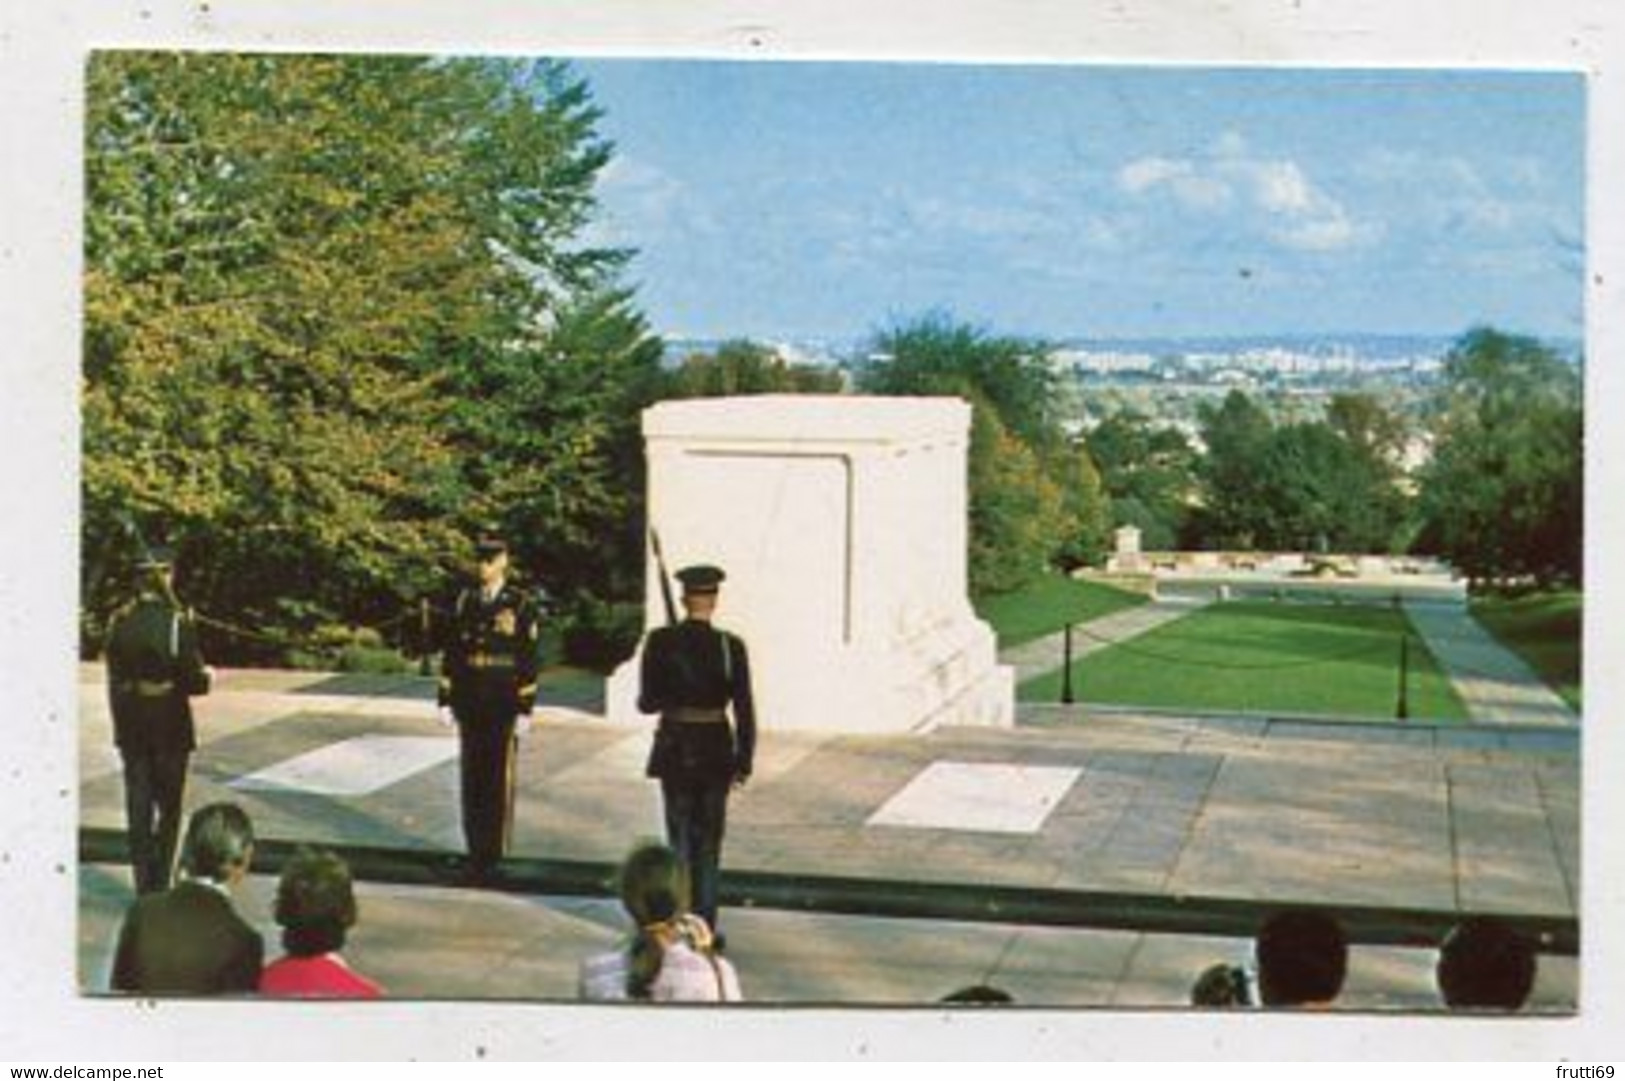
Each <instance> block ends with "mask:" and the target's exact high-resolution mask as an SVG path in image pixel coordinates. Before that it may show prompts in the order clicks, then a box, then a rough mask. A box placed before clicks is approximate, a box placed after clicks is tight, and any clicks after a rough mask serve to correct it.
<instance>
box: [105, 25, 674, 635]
mask: <svg viewBox="0 0 1625 1081" xmlns="http://www.w3.org/2000/svg"><path fill="white" fill-rule="evenodd" d="M597 118H598V113H597V111H596V109H595V108H594V107H593V105H592V103H591V101H590V98H589V96H588V93H587V91H586V88H585V87H584V86H583V85H582V84H581V83H580V82H579V81H577V80H575V79H573V78H572V77H571V76H570V74H569V72H568V70H567V69H565V68H564V67H562V66H560V65H558V64H554V63H546V62H542V63H531V62H518V61H497V62H487V61H460V60H450V61H448V60H439V59H426V58H414V57H362V56H270V55H253V54H244V53H233V54H195V53H192V54H188V53H145V52H110V53H98V54H96V55H95V56H93V57H92V59H91V62H90V64H89V68H88V92H87V122H86V144H85V151H86V182H87V186H86V248H85V312H86V317H85V358H84V389H83V398H84V471H83V501H84V511H85V514H84V544H85V552H86V557H87V558H86V568H87V582H86V587H87V588H86V596H85V601H86V608H87V611H88V612H90V613H91V614H92V617H93V621H94V617H95V616H97V615H99V614H100V613H104V612H105V611H106V609H107V607H108V606H109V605H110V604H111V603H112V600H113V590H112V589H111V588H110V584H109V582H108V581H107V579H106V577H105V576H104V572H106V571H107V569H108V568H109V567H113V566H116V565H118V564H119V563H120V562H121V561H122V560H121V557H122V556H123V555H124V554H126V552H127V549H128V545H127V542H126V540H125V534H124V531H123V523H125V522H135V523H138V524H139V525H141V526H143V527H144V528H145V529H146V531H147V532H149V533H155V532H156V533H163V534H166V535H167V536H168V538H169V539H170V540H171V541H173V542H176V543H178V544H179V545H180V546H181V547H182V549H183V555H185V556H186V557H188V558H187V560H186V563H187V571H186V573H187V578H186V586H187V593H188V595H189V597H191V598H192V599H193V600H195V601H196V602H197V603H198V604H199V606H200V607H202V608H204V609H205V610H206V611H210V612H214V613H216V614H219V615H224V616H226V617H229V618H230V619H232V620H234V621H235V622H238V623H242V624H250V625H252V626H254V627H255V628H257V629H259V630H261V631H269V632H271V633H270V637H271V638H273V639H276V638H285V637H289V636H296V635H297V634H299V633H301V632H303V631H306V630H308V629H310V628H311V627H313V626H315V625H317V624H320V623H323V622H353V623H371V624H374V625H376V624H379V623H384V622H388V621H389V620H390V619H391V618H393V617H394V615H395V614H396V613H398V612H400V611H401V609H402V606H403V603H404V602H405V601H406V600H407V599H409V598H412V597H415V596H417V595H419V594H421V593H422V592H423V591H424V590H425V589H427V588H429V587H430V586H431V584H432V583H434V582H435V581H437V580H438V579H439V578H440V577H441V576H442V575H443V573H444V572H445V571H446V570H447V569H449V568H450V567H451V566H452V565H454V564H455V563H457V562H459V561H460V560H461V558H462V557H463V555H464V553H465V551H466V536H467V533H468V531H469V529H470V527H471V526H472V525H473V524H474V523H475V522H477V521H484V520H490V519H497V520H499V521H501V522H502V523H503V524H505V525H508V526H510V527H519V526H525V527H528V531H527V532H526V533H525V534H524V539H523V541H522V543H521V549H522V555H530V554H533V553H534V552H535V551H536V550H539V549H543V548H546V549H548V550H552V548H553V547H554V545H555V544H557V543H560V542H562V543H563V544H564V550H565V551H566V552H569V553H571V554H572V556H574V554H575V553H583V558H586V559H588V560H592V559H598V560H600V561H603V560H604V559H605V558H606V557H605V556H604V555H603V554H601V553H600V551H599V549H596V548H594V547H593V546H592V545H590V544H588V543H586V542H585V541H584V540H583V537H582V534H583V533H584V532H586V531H589V530H590V528H591V526H592V523H594V522H599V521H615V520H620V519H623V518H624V517H625V516H626V515H627V513H628V512H629V511H631V510H633V509H635V508H634V507H633V504H632V499H633V498H634V497H633V496H630V495H628V494H627V493H626V492H625V491H623V490H622V489H623V487H624V485H622V484H621V483H620V478H619V477H618V476H616V475H615V471H614V470H612V469H610V468H609V463H610V462H612V461H615V460H617V457H618V456H620V455H623V454H624V448H623V447H622V446H621V443H622V442H623V441H624V440H626V439H627V438H629V436H628V429H629V426H628V423H627V421H626V418H627V416H628V415H629V414H630V415H635V413H636V409H635V407H633V406H634V404H635V402H636V400H637V397H638V395H639V394H641V393H645V392H647V390H648V388H647V387H646V386H645V385H644V384H645V383H647V382H648V380H646V379H644V378H643V373H644V372H645V370H652V369H653V368H654V366H655V365H656V364H657V362H658V348H655V347H653V343H651V342H650V341H649V339H648V335H647V332H646V328H645V327H644V326H643V324H642V321H641V319H640V318H639V317H638V316H637V315H636V313H635V312H634V311H632V310H631V308H630V305H629V303H628V300H627V298H626V296H625V295H624V294H621V293H617V292H616V291H615V289H614V276H615V273H616V270H617V268H618V266H619V265H620V264H621V262H622V261H623V259H624V254H623V253H620V252H615V251H605V250H598V249H594V248H592V247H591V246H589V245H585V244H582V243H580V242H579V239H578V238H579V237H580V235H581V233H582V230H583V228H584V227H585V225H586V224H587V222H588V221H589V219H590V216H591V214H592V210H593V206H594V202H593V190H592V189H593V182H594V178H595V177H596V175H597V173H598V171H599V170H600V169H601V168H602V167H603V165H604V164H605V163H606V162H607V160H608V156H609V152H610V148H609V146H608V144H607V143H606V142H604V141H603V140H602V139H601V138H599V137H598V136H597V135H596V134H595V131H594V124H595V122H596V120H597ZM630 438H635V432H634V433H631V436H630ZM542 569H543V572H544V574H545V573H547V572H548V568H546V567H543V568H542ZM607 575H608V570H607V568H606V567H604V566H599V568H598V569H597V570H596V571H594V572H589V573H587V574H586V575H585V576H586V577H589V578H597V579H603V578H605V577H607ZM234 644H235V645H238V646H241V645H243V644H244V641H243V640H236V641H235V642H234Z"/></svg>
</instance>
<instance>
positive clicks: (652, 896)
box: [621, 843, 689, 927]
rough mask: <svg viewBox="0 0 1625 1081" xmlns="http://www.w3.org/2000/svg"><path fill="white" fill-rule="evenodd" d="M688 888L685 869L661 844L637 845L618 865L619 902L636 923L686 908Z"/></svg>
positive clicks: (657, 919)
mask: <svg viewBox="0 0 1625 1081" xmlns="http://www.w3.org/2000/svg"><path fill="white" fill-rule="evenodd" d="M688 890H689V885H688V871H687V869H686V868H685V867H684V866H683V862H682V860H680V859H678V858H677V853H676V852H673V851H672V850H671V849H670V848H668V847H667V846H665V845H663V844H654V843H650V844H644V845H639V846H638V847H637V848H635V849H633V850H632V854H631V855H630V856H628V857H627V858H626V862H625V863H623V864H622V865H621V904H623V905H625V906H626V911H627V914H628V915H630V916H631V917H632V919H633V920H635V921H636V922H637V924H638V926H639V927H646V926H648V925H649V924H655V923H662V922H664V921H666V920H670V919H673V918H675V917H677V916H679V915H681V914H682V913H683V912H686V911H687V910H688V897H689V894H688Z"/></svg>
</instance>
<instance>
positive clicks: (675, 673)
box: [638, 537, 756, 941]
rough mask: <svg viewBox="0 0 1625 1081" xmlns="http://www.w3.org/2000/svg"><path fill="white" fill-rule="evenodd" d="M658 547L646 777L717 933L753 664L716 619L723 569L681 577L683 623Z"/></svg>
mask: <svg viewBox="0 0 1625 1081" xmlns="http://www.w3.org/2000/svg"><path fill="white" fill-rule="evenodd" d="M654 545H655V556H656V560H657V563H658V565H659V569H660V581H661V592H662V599H663V600H664V601H665V604H666V612H667V619H668V621H669V624H670V625H668V626H666V627H659V628H656V629H655V630H653V631H651V632H649V636H648V638H647V640H646V641H645V643H644V647H643V663H642V668H641V672H640V676H641V679H640V684H639V691H638V709H639V710H640V711H642V712H644V713H659V714H660V723H659V726H658V727H657V728H656V729H655V736H654V745H653V747H652V748H651V750H650V753H649V762H648V766H647V769H646V773H647V775H648V776H650V777H652V778H655V779H656V780H658V781H659V782H660V794H661V800H662V803H663V804H664V809H665V819H666V838H667V841H668V843H669V844H670V845H671V847H672V848H673V849H674V850H675V851H676V852H677V855H678V858H679V859H680V860H681V861H682V862H683V863H684V864H685V865H686V867H687V868H688V872H689V876H690V880H691V881H692V883H693V888H694V912H695V913H696V914H697V915H699V916H701V917H703V918H704V919H705V921H706V922H707V923H708V924H710V926H711V929H712V931H713V932H715V931H716V930H717V879H718V873H719V867H720V864H721V858H722V836H723V832H724V829H725V827H726V818H727V806H728V794H729V791H730V790H731V789H733V788H735V787H738V786H742V785H744V784H745V782H746V781H748V780H749V779H750V774H751V766H752V762H753V759H754V756H755V750H756V708H755V704H754V702H753V700H752V697H751V682H750V658H749V655H748V654H747V652H746V649H745V643H744V641H743V639H741V638H740V637H739V636H738V635H736V634H731V633H729V632H727V631H724V630H721V629H719V628H718V627H716V626H715V625H714V624H713V623H712V616H713V615H714V614H715V612H716V607H717V597H718V593H719V589H720V587H721V584H722V581H723V579H724V578H725V577H726V575H725V574H724V573H723V571H722V569H721V568H720V567H714V566H709V565H698V566H692V567H685V568H683V569H682V570H680V571H678V572H677V579H678V581H680V582H681V583H682V586H683V598H682V601H683V609H684V612H685V617H686V618H684V619H683V620H682V621H681V622H679V621H678V620H677V619H676V615H677V612H676V605H675V604H674V603H673V601H672V597H671V585H670V583H669V582H668V581H667V579H666V568H665V559H664V557H663V555H662V554H661V552H660V548H659V539H658V537H656V538H654ZM730 713H731V718H730ZM718 940H719V941H720V936H719V939H718Z"/></svg>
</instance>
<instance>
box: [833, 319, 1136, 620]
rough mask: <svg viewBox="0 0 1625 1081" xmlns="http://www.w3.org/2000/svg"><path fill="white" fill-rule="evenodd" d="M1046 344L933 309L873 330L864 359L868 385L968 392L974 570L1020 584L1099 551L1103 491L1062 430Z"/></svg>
mask: <svg viewBox="0 0 1625 1081" xmlns="http://www.w3.org/2000/svg"><path fill="white" fill-rule="evenodd" d="M1050 353H1051V348H1050V347H1049V346H1048V345H1046V344H1045V343H1042V342H1036V341H1031V340H1028V339H1023V338H1013V337H1005V336H999V335H993V334H989V333H987V332H985V331H983V330H980V329H978V328H975V327H972V326H968V325H966V324H962V323H956V322H954V321H953V320H951V319H949V318H947V317H946V316H943V315H941V314H933V315H929V316H926V317H923V318H921V319H918V320H915V321H913V322H909V323H903V324H899V325H897V326H895V327H893V328H891V329H889V330H886V331H883V332H882V333H880V334H878V335H876V336H875V338H874V340H873V342H872V343H871V344H870V346H869V349H868V353H867V359H866V360H865V361H864V362H863V363H862V364H861V365H860V366H859V370H858V380H857V382H858V388H859V389H860V390H862V391H865V392H867V393H871V394H900V395H948V396H957V397H960V398H963V399H964V400H966V401H967V402H969V403H971V407H972V411H973V421H972V427H971V442H970V504H971V505H970V579H971V589H972V590H973V591H974V592H977V593H989V592H1003V591H1007V590H1011V589H1015V588H1017V587H1019V586H1021V585H1022V584H1024V583H1026V582H1028V581H1030V580H1031V579H1033V578H1034V577H1036V576H1038V575H1040V574H1043V573H1045V572H1046V571H1047V570H1050V569H1052V568H1054V567H1056V566H1066V565H1076V564H1078V563H1081V562H1084V561H1088V560H1091V559H1094V558H1097V557H1098V556H1099V554H1100V552H1101V551H1102V549H1103V547H1104V543H1105V532H1106V529H1107V525H1108V523H1107V513H1106V497H1105V493H1104V491H1103V489H1102V487H1101V484H1100V476H1099V473H1098V472H1097V470H1096V469H1095V467H1094V463H1093V462H1092V461H1091V460H1090V458H1089V454H1088V450H1087V448H1085V447H1083V446H1080V445H1078V444H1076V443H1074V442H1073V441H1071V440H1069V439H1068V438H1067V437H1066V434H1065V432H1064V431H1063V430H1062V427H1061V424H1060V411H1059V409H1058V406H1057V401H1058V399H1057V377H1056V374H1055V367H1054V365H1053V364H1052V363H1051V360H1050Z"/></svg>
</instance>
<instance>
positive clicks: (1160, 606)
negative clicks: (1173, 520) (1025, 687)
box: [999, 596, 1211, 686]
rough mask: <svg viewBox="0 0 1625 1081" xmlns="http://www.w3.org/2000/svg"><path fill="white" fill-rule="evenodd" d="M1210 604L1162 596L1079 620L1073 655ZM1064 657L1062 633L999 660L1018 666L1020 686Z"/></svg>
mask: <svg viewBox="0 0 1625 1081" xmlns="http://www.w3.org/2000/svg"><path fill="white" fill-rule="evenodd" d="M1209 603H1211V597H1206V598H1204V597H1194V596H1174V597H1163V598H1159V599H1157V600H1153V601H1150V602H1148V603H1146V604H1141V605H1136V606H1135V607H1133V608H1124V609H1122V610H1120V611H1117V612H1113V613H1112V614H1111V615H1107V616H1101V617H1100V618H1099V619H1091V620H1089V621H1087V622H1084V623H1080V624H1078V625H1077V626H1076V627H1074V628H1073V633H1072V657H1073V659H1074V660H1076V659H1078V658H1080V657H1087V656H1088V655H1089V654H1091V653H1095V652H1097V651H1099V650H1102V649H1105V648H1106V647H1108V646H1110V645H1113V644H1114V643H1117V642H1121V641H1124V640H1125V639H1129V638H1135V637H1138V636H1139V635H1142V634H1145V633H1146V632H1147V631H1149V630H1152V629H1154V628H1156V627H1160V626H1162V625H1163V624H1164V623H1170V622H1172V621H1173V620H1176V619H1182V618H1184V617H1185V616H1188V615H1190V614H1191V613H1192V612H1194V611H1196V610H1197V609H1199V608H1202V607H1204V606H1206V605H1207V604H1209ZM1065 657H1066V634H1065V632H1061V633H1057V634H1051V635H1046V636H1045V637H1043V638H1037V639H1034V640H1033V641H1031V642H1024V643H1023V644H1021V645H1019V646H1012V647H1010V648H1009V649H1005V650H1001V651H1000V653H999V663H1000V664H1008V665H1011V666H1012V667H1014V668H1015V670H1016V685H1017V686H1020V685H1021V684H1022V683H1023V682H1024V681H1026V680H1029V679H1032V678H1034V677H1035V676H1042V675H1044V674H1046V673H1048V672H1053V671H1055V670H1057V669H1059V668H1060V667H1061V666H1062V664H1063V663H1064V659H1065Z"/></svg>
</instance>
